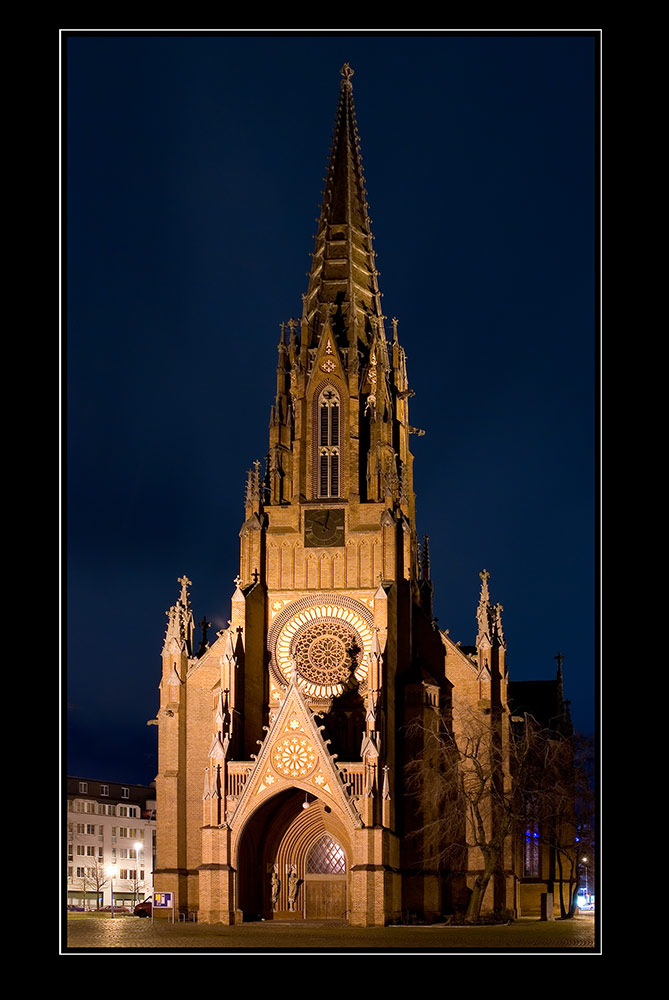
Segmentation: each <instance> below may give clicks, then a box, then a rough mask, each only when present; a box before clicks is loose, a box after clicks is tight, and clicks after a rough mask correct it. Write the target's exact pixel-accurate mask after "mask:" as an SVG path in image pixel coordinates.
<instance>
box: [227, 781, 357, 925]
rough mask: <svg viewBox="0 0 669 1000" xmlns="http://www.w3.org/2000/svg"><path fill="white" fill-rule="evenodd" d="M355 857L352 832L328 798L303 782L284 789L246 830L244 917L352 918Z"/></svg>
mask: <svg viewBox="0 0 669 1000" xmlns="http://www.w3.org/2000/svg"><path fill="white" fill-rule="evenodd" d="M305 805H306V808H305ZM350 857H351V845H350V843H349V838H348V836H347V832H346V830H345V828H344V826H343V824H342V822H341V820H340V819H339V818H338V817H337V816H336V814H335V813H334V812H333V811H332V809H331V808H330V807H329V806H328V805H326V803H324V802H323V801H321V800H320V799H317V798H314V796H313V795H311V794H309V795H307V794H306V793H305V792H304V791H302V790H301V789H299V788H290V789H286V790H285V791H282V792H279V793H278V794H277V795H275V796H273V797H272V798H271V799H268V800H267V801H266V802H265V803H264V804H263V805H262V806H261V807H260V808H259V809H258V810H257V811H256V812H255V813H254V815H253V816H252V817H251V818H250V819H249V821H248V823H247V824H246V827H245V829H244V832H243V833H242V836H241V840H240V845H239V855H238V875H237V879H238V883H237V893H238V900H239V907H240V909H241V910H242V911H243V913H244V919H245V920H254V919H256V920H257V919H259V918H263V919H265V920H271V919H274V920H276V919H284V920H288V919H292V920H303V919H307V920H324V919H332V920H342V919H346V917H347V905H348V904H347V899H348V871H349V867H350V865H349V862H348V858H350Z"/></svg>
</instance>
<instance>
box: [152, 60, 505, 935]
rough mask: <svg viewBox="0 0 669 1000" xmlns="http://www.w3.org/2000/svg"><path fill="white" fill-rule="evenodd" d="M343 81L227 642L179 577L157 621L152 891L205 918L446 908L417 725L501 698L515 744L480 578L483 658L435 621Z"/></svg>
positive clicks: (483, 708) (500, 644)
mask: <svg viewBox="0 0 669 1000" xmlns="http://www.w3.org/2000/svg"><path fill="white" fill-rule="evenodd" d="M341 74H342V80H341V88H340V93H339V101H338V106H337V114H336V122H335V129H334V137H333V145H332V150H331V157H330V163H329V170H328V176H327V182H326V187H325V192H324V198H323V203H322V209H321V214H320V221H319V224H318V231H317V235H316V243H315V250H314V253H313V255H312V256H313V262H312V266H311V273H310V276H309V283H308V288H307V291H306V294H304V295H303V297H302V315H301V318H300V320H299V321H296V320H294V319H291V320H289V321H288V322H287V323H286V324H283V325H282V332H281V339H280V341H279V345H278V365H277V372H276V398H275V400H274V404H273V406H272V408H271V419H270V426H269V451H268V458H267V464H266V468H265V470H264V471H263V472H262V473H261V469H260V463H258V462H256V463H255V465H254V467H253V469H252V471H251V472H250V473H249V476H248V482H247V487H246V498H245V512H244V522H243V524H242V528H241V531H240V540H241V552H240V566H239V573H238V576H237V578H236V580H235V590H234V593H233V594H232V598H231V612H230V620H229V627H228V628H227V629H224V630H222V631H221V632H219V633H218V635H217V636H216V637H215V638H214V639H213V641H210V640H209V638H208V627H209V626H208V623H207V622H206V620H203V621H202V622H201V623H200V624H201V626H202V639H201V642H200V643H199V645H196V643H195V638H194V632H195V624H194V614H193V609H192V606H191V600H190V596H189V589H188V588H189V585H190V580H188V579H187V577H185V576H183V577H182V578H181V579H180V581H179V583H180V588H181V589H180V593H179V596H178V599H177V601H176V603H175V604H174V606H173V607H172V608H170V610H169V611H168V612H167V615H168V626H167V633H166V636H165V642H164V646H163V651H162V664H163V666H162V679H161V682H160V709H159V712H158V725H159V773H158V775H157V778H156V788H157V822H158V829H157V861H156V870H155V875H154V882H155V887H156V889H158V890H163V891H171V892H172V893H174V895H175V899H176V906H177V909H178V911H180V912H182V913H188V914H195V915H196V916H197V919H198V920H199V921H205V922H211V923H214V922H222V923H225V924H229V923H235V922H239V921H242V920H244V919H247V920H248V919H258V918H265V919H296V920H301V919H314V918H315V919H328V918H332V919H345V920H348V921H349V922H350V923H352V924H356V925H360V926H371V925H382V924H387V923H390V922H392V921H394V920H398V919H400V918H401V916H402V914H406V913H407V912H411V913H415V914H418V915H420V916H422V917H424V918H425V919H430V918H434V917H436V916H438V915H439V914H441V913H444V912H447V911H448V910H449V908H452V905H453V898H452V896H453V893H454V892H455V891H456V889H457V886H456V885H455V884H454V882H453V880H452V879H448V878H446V877H445V876H444V873H443V872H440V871H436V870H433V869H432V868H431V867H430V866H429V865H426V864H424V863H423V859H422V855H421V833H420V817H417V816H416V815H415V809H414V807H413V805H412V804H411V801H410V799H409V797H408V796H407V795H406V789H405V780H406V779H405V770H404V768H405V763H406V761H407V759H408V757H409V755H412V754H414V753H415V752H416V751H419V749H420V748H419V747H416V746H415V745H412V746H409V745H408V743H407V738H406V735H405V734H406V726H407V725H408V723H409V722H410V721H412V720H414V719H417V718H418V719H420V718H421V717H424V718H425V719H426V720H428V717H429V716H430V714H432V715H433V714H434V711H435V708H437V707H438V706H440V705H441V706H444V705H453V706H454V705H456V704H457V703H461V704H465V703H466V705H467V706H468V707H469V708H470V709H471V710H472V711H474V712H478V713H479V714H481V716H482V717H485V716H486V713H487V716H488V717H489V718H492V717H493V716H494V715H495V713H494V712H493V713H491V711H490V708H491V704H493V703H494V704H495V705H496V706H497V707H498V708H499V709H500V713H498V714H501V718H502V720H503V724H504V725H505V726H506V729H507V732H506V736H505V737H504V738H505V739H508V722H507V721H506V720H508V712H507V711H506V710H507V669H506V665H505V652H506V646H505V641H504V634H503V629H502V618H501V611H502V608H501V605H499V604H493V603H492V602H491V598H490V594H489V581H488V574H487V573H486V572H483V573H482V574H481V592H480V600H479V605H478V609H477V610H476V617H477V620H478V634H477V637H476V643H475V645H473V646H469V647H466V646H462V645H460V644H459V643H456V642H454V641H453V640H452V639H451V637H450V636H449V634H448V632H444V631H441V630H440V629H439V628H437V626H436V621H435V619H434V616H433V611H432V602H433V588H432V581H431V576H430V557H429V551H428V541H427V539H426V538H425V539H423V541H422V542H421V541H419V538H418V536H417V533H416V511H415V496H414V488H413V456H412V454H411V447H410V442H411V435H412V434H420V433H421V432H420V431H418V430H417V429H416V428H414V427H412V426H411V423H410V419H409V398H410V397H411V395H412V390H411V388H410V385H409V380H408V375H407V367H406V362H405V354H404V350H403V348H402V346H401V345H400V343H399V339H398V329H397V327H398V324H397V321H396V320H395V319H393V320H392V329H391V330H390V331H387V330H386V326H385V317H384V316H383V311H382V307H381V296H380V292H379V283H378V271H377V268H376V254H375V252H374V249H373V245H372V232H371V226H370V219H369V215H368V204H367V200H366V190H365V183H364V178H363V172H362V163H361V155H360V144H359V139H358V131H357V127H356V118H355V111H354V106H353V89H352V81H351V78H352V75H353V71H352V70H351V68H350V67H349V66H348V65H345V66H344V67H343V68H342V71H341ZM503 780H509V776H508V774H506V775H504V777H503ZM468 864H469V871H470V872H471V873H474V872H475V870H476V864H477V860H476V858H470V859H469V862H468ZM513 869H514V865H513V859H512V857H511V856H509V858H508V865H507V867H506V870H505V872H503V873H502V876H501V878H497V879H496V880H495V882H494V884H491V887H490V890H489V896H490V899H489V903H488V905H489V907H490V908H492V906H493V905H495V906H501V907H507V908H510V909H517V896H518V890H517V878H516V876H515V874H514V871H513ZM469 877H470V876H469V875H466V876H463V879H465V880H466V879H467V878H469ZM471 877H473V874H472V875H471ZM465 888H466V886H465ZM461 889H462V887H460V890H461Z"/></svg>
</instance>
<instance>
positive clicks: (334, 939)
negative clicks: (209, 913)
mask: <svg viewBox="0 0 669 1000" xmlns="http://www.w3.org/2000/svg"><path fill="white" fill-rule="evenodd" d="M63 933H64V934H65V933H66V934H67V942H66V943H65V942H64V943H63V953H64V954H81V953H83V954H90V953H91V950H93V951H94V952H98V953H112V952H114V951H117V952H128V951H132V950H133V949H137V948H141V949H146V950H147V951H153V952H155V953H163V952H170V951H187V952H191V951H193V950H198V949H199V950H201V951H209V952H211V951H235V952H239V953H242V954H243V953H245V952H246V953H248V949H251V951H252V952H253V953H264V954H275V953H277V952H279V953H281V952H285V953H288V954H289V953H304V952H307V951H322V952H324V951H328V950H337V951H344V952H368V951H371V952H373V951H377V952H386V953H392V952H395V953H404V954H411V953H413V952H420V953H425V952H452V953H454V952H457V953H467V952H468V951H470V950H471V949H474V950H476V951H487V952H493V953H494V952H500V953H508V952H509V951H510V950H511V951H514V950H517V951H521V952H527V951H532V952H549V953H554V952H556V951H560V952H565V951H567V952H568V951H577V952H579V953H583V951H591V952H593V953H596V952H595V921H594V918H593V916H592V915H591V914H588V915H585V914H580V915H579V916H577V917H575V918H574V919H573V920H565V921H561V920H556V921H551V922H542V921H540V920H537V919H535V918H529V917H524V918H521V919H520V920H517V921H515V923H513V924H509V925H508V926H504V927H446V926H444V925H433V926H430V927H406V926H405V927H367V928H361V927H349V926H348V925H347V924H332V923H330V924H325V923H319V922H315V921H314V922H310V923H301V924H295V923H290V922H286V923H280V922H278V921H277V922H268V923H264V922H261V923H248V924H242V925H241V926H237V927H225V926H223V925H222V924H216V925H207V924H183V923H181V924H180V923H176V924H172V923H170V922H168V921H166V920H157V921H155V922H154V923H152V922H151V921H150V920H143V919H140V918H138V917H116V918H115V919H113V920H112V919H109V918H104V917H84V916H79V915H77V916H75V917H70V918H68V920H67V925H66V926H65V923H64V925H63Z"/></svg>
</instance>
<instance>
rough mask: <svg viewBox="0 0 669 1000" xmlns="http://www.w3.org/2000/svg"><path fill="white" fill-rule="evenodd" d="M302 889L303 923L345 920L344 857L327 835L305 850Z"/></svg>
mask: <svg viewBox="0 0 669 1000" xmlns="http://www.w3.org/2000/svg"><path fill="white" fill-rule="evenodd" d="M304 889H305V893H304V909H305V913H304V915H305V917H306V919H307V920H345V919H346V917H347V912H346V909H347V907H346V855H345V854H344V849H343V848H342V846H341V845H340V844H339V843H337V841H336V840H335V839H334V837H332V836H330V834H329V833H324V834H323V835H322V836H321V837H319V838H318V840H316V841H315V842H314V844H313V845H312V847H311V848H310V850H309V853H308V855H307V861H306V865H305V872H304Z"/></svg>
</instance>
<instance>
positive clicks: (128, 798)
mask: <svg viewBox="0 0 669 1000" xmlns="http://www.w3.org/2000/svg"><path fill="white" fill-rule="evenodd" d="M155 830H156V790H155V787H153V786H146V785H131V784H122V783H119V782H115V781H98V780H91V779H88V778H72V777H68V779H67V862H66V864H67V868H66V870H67V876H66V885H67V905H68V906H69V907H77V908H79V907H82V908H84V909H89V910H95V909H98V908H102V907H105V906H110V905H111V902H112V891H113V894H114V904H115V905H117V906H126V907H128V909H132V908H133V907H134V905H135V903H137V902H138V901H140V900H142V899H144V897H145V895H146V894H147V893H149V892H152V891H153V870H154V855H155Z"/></svg>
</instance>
